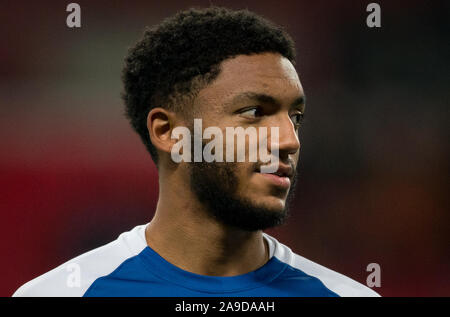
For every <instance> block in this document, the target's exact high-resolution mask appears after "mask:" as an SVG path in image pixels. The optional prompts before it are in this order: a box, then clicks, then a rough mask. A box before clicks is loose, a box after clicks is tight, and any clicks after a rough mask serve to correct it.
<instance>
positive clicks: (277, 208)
mask: <svg viewBox="0 0 450 317" xmlns="http://www.w3.org/2000/svg"><path fill="white" fill-rule="evenodd" d="M263 197H264V196H263ZM255 206H256V207H259V208H265V209H267V210H270V211H273V212H280V213H281V212H284V210H285V209H286V200H285V199H281V198H279V197H273V196H265V197H264V198H261V197H260V198H259V199H258V198H257V199H256V203H255Z"/></svg>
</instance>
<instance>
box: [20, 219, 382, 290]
mask: <svg viewBox="0 0 450 317" xmlns="http://www.w3.org/2000/svg"><path fill="white" fill-rule="evenodd" d="M263 237H264V239H265V240H266V241H267V243H268V246H269V253H270V259H269V261H268V262H267V263H266V264H264V265H263V266H262V267H260V268H258V269H257V270H255V271H252V272H249V273H246V274H242V275H238V276H231V277H219V276H206V275H198V274H194V273H191V272H188V271H185V270H182V269H181V268H178V267H176V266H175V265H173V264H171V263H169V262H168V261H166V260H165V259H164V258H162V257H161V256H160V255H159V254H158V253H157V252H155V251H154V250H153V249H151V248H150V247H149V246H148V245H147V243H146V240H145V225H142V226H137V227H135V228H134V229H133V230H131V231H129V232H125V233H123V234H121V235H120V236H119V237H118V238H117V240H115V241H113V242H111V243H109V244H107V245H104V246H102V247H100V248H97V249H94V250H92V251H90V252H87V253H85V254H83V255H80V256H78V257H76V258H74V259H72V260H70V261H68V262H66V263H64V264H62V265H60V266H59V267H57V268H55V269H53V270H51V271H49V272H47V273H45V274H43V275H41V276H39V277H37V278H36V279H34V280H32V281H30V282H28V283H26V284H25V285H23V286H22V287H20V288H19V289H18V290H17V291H16V292H15V293H14V295H13V296H86V297H99V296H101V297H111V296H133V297H142V296H151V297H210V296H214V297H240V296H242V297H294V296H295V297H298V296H308V297H335V296H379V295H378V294H377V293H376V292H374V291H373V290H371V289H370V288H368V287H366V286H364V285H362V284H360V283H358V282H356V281H354V280H352V279H350V278H348V277H346V276H343V275H341V274H339V273H336V272H334V271H332V270H330V269H327V268H325V267H323V266H321V265H319V264H316V263H314V262H312V261H310V260H307V259H305V258H303V257H301V256H299V255H297V254H295V253H293V252H292V251H291V249H289V248H288V247H287V246H285V245H283V244H281V243H280V242H278V241H277V240H276V239H275V238H273V237H271V236H269V235H267V234H265V233H263Z"/></svg>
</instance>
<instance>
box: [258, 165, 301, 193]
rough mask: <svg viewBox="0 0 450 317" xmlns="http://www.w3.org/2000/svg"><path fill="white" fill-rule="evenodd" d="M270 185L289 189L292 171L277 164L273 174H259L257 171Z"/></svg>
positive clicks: (286, 166)
mask: <svg viewBox="0 0 450 317" xmlns="http://www.w3.org/2000/svg"><path fill="white" fill-rule="evenodd" d="M257 172H258V173H260V175H261V176H263V177H264V178H265V179H266V180H267V181H269V182H270V183H271V184H273V185H275V186H278V187H282V188H285V189H289V187H290V186H291V178H292V176H293V175H294V169H293V168H292V167H290V166H288V165H283V164H279V165H278V169H277V171H276V172H274V173H261V170H260V169H258V171H257Z"/></svg>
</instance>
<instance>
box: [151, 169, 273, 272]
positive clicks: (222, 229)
mask: <svg viewBox="0 0 450 317" xmlns="http://www.w3.org/2000/svg"><path fill="white" fill-rule="evenodd" d="M160 176H161V177H160V179H164V182H160V192H159V199H158V205H157V208H156V212H155V216H154V217H153V219H152V221H151V222H150V224H149V225H148V226H147V228H146V231H145V236H146V240H147V244H148V245H149V246H150V247H151V248H152V249H153V250H155V251H156V252H157V253H158V254H159V255H160V256H161V257H163V258H164V259H165V260H167V261H168V262H170V263H172V264H173V265H175V266H177V267H179V268H181V269H183V270H185V271H188V272H192V273H196V274H200V275H210V276H234V275H240V274H245V273H248V272H251V271H254V270H256V269H258V268H259V267H261V266H262V265H264V264H265V263H266V262H267V260H268V258H269V252H268V247H267V245H266V242H265V241H264V239H263V236H262V231H253V232H248V231H243V230H240V229H237V228H231V227H229V226H225V225H223V224H220V223H218V222H217V221H216V220H215V219H213V218H212V217H211V216H210V215H209V213H208V211H207V210H205V207H204V206H203V205H202V204H201V203H200V202H199V201H198V200H197V199H196V197H195V195H194V194H193V193H192V192H191V191H190V190H189V188H188V186H186V183H185V182H176V181H175V180H173V182H171V179H170V178H171V177H173V175H164V176H163V175H160ZM176 184H182V185H180V186H177V185H176ZM230 212H232V210H230Z"/></svg>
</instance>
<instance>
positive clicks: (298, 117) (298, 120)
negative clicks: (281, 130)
mask: <svg viewBox="0 0 450 317" xmlns="http://www.w3.org/2000/svg"><path fill="white" fill-rule="evenodd" d="M291 120H292V122H293V123H294V126H295V127H297V128H298V127H300V126H301V125H302V122H303V113H295V114H294V115H292V116H291Z"/></svg>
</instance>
